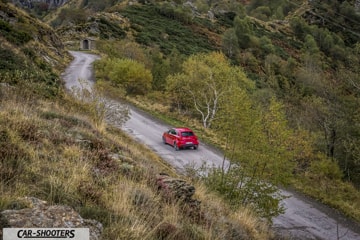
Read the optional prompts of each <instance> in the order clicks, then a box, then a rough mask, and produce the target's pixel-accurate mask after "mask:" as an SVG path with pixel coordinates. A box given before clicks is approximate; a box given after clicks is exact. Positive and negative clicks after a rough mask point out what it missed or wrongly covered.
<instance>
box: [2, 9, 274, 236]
mask: <svg viewBox="0 0 360 240" xmlns="http://www.w3.org/2000/svg"><path fill="white" fill-rule="evenodd" d="M11 11H13V12H12V13H11V15H12V18H13V19H16V18H25V19H28V20H29V21H26V22H25V23H24V26H25V27H26V26H28V25H27V24H32V26H33V28H34V27H35V26H37V25H36V24H37V23H38V22H37V21H35V20H32V19H31V18H29V17H28V15H26V14H24V13H22V12H19V11H17V10H16V9H11ZM30 20H31V21H30ZM39 25H41V24H40V23H39ZM29 27H30V25H29ZM14 29H15V28H11V29H10V30H9V31H8V32H7V33H5V34H12V33H11V32H12V31H14ZM35 29H37V28H36V27H35ZM48 31H49V32H50V34H49V35H47V34H45V35H44V36H43V37H44V38H48V37H50V36H51V34H52V33H51V30H50V29H48ZM5 34H3V36H2V39H1V40H2V43H3V45H2V47H4V46H6V48H3V49H2V52H1V53H4V52H7V50H9V51H10V53H12V55H14V56H19V59H21V60H19V59H14V60H18V61H15V62H14V65H13V67H14V69H9V68H2V69H0V72H1V75H0V82H1V83H4V82H7V83H8V84H1V85H0V106H1V107H0V195H1V198H0V211H2V210H5V209H9V208H11V206H14V203H15V202H17V201H19V200H18V198H19V197H20V198H21V197H24V196H34V197H38V198H40V199H43V200H46V201H48V202H50V203H53V204H66V205H69V206H71V207H73V208H74V209H75V210H77V211H78V212H79V213H80V214H81V215H82V217H84V218H91V219H95V220H98V221H100V222H102V223H103V225H104V233H103V237H104V239H159V238H162V239H165V238H166V239H223V238H226V239H241V238H242V239H269V238H271V234H270V233H269V229H268V226H267V224H265V223H264V222H262V221H261V220H259V219H258V218H257V217H256V216H254V215H253V214H252V213H251V211H250V210H249V209H240V210H238V211H233V210H231V209H229V208H228V207H227V205H226V204H225V203H224V202H223V201H222V200H221V199H219V198H217V197H216V196H214V195H213V194H211V193H209V192H208V191H207V190H206V188H205V187H204V186H203V185H201V183H193V184H195V187H196V194H195V198H196V199H199V200H200V201H201V202H202V203H201V209H200V211H197V212H195V213H194V212H189V211H186V208H184V206H183V205H182V204H180V203H176V202H171V201H170V202H169V201H165V200H164V199H163V198H162V196H161V195H160V194H159V192H158V191H157V189H156V187H155V186H154V181H155V176H156V174H158V173H159V172H166V173H168V174H170V175H172V176H174V177H178V176H177V175H176V173H174V172H173V170H172V168H171V167H169V166H168V165H166V164H165V163H164V162H163V161H162V159H160V158H159V157H158V156H157V155H156V154H154V153H153V152H151V151H150V150H149V149H147V148H146V147H144V146H142V145H140V144H138V143H136V142H135V141H134V140H132V139H131V138H129V137H128V136H127V135H125V134H124V133H123V132H121V131H120V130H119V129H114V128H112V127H109V126H105V125H103V124H99V122H98V120H99V119H98V118H97V117H96V112H95V113H94V112H93V111H91V109H93V106H89V105H83V104H82V103H79V102H77V101H76V100H75V99H72V98H71V97H69V96H67V95H66V94H64V93H63V91H62V90H61V86H60V84H58V83H57V84H53V83H54V82H56V81H57V80H56V79H58V78H57V77H56V72H60V71H61V69H63V67H64V66H65V64H64V62H58V63H59V65H56V66H57V70H56V71H54V72H52V71H51V70H50V69H52V67H51V64H52V63H54V62H53V61H50V62H47V61H44V60H43V59H47V57H46V56H52V55H51V53H53V52H54V49H55V50H56V51H55V52H57V51H58V52H62V51H63V49H61V48H60V49H57V48H56V47H54V48H51V49H48V48H46V46H47V44H46V41H44V42H42V41H40V42H39V41H33V40H29V41H28V42H26V43H25V44H26V46H28V47H30V46H38V48H36V49H37V50H39V51H36V52H34V53H33V54H34V55H31V56H28V55H26V54H23V53H22V47H23V46H24V45H16V44H14V43H13V42H11V41H10V40H11V39H9V38H6V36H5V37H4V35H5ZM48 46H52V45H50V44H49V45H48ZM5 50H6V51H5ZM40 50H41V51H40ZM17 53H19V55H17ZM53 56H56V54H54V55H53ZM60 56H61V55H60ZM50 59H52V58H50ZM54 59H59V61H60V60H61V59H60V58H55V57H54ZM34 60H36V61H34ZM37 61H38V62H37ZM20 62H24V63H26V64H25V65H18V64H17V63H20ZM32 63H33V64H32ZM55 63H56V61H55ZM60 63H61V64H60ZM62 64H63V65H62ZM19 66H24V67H25V70H26V69H27V68H29V69H31V68H33V69H36V70H37V71H35V73H34V75H33V76H32V77H29V78H23V75H17V74H14V75H11V74H13V73H15V72H18V71H19V70H20V69H16V67H19ZM41 66H42V68H41ZM23 70H24V69H23ZM20 72H21V71H20ZM8 74H10V75H11V76H12V77H11V78H6V76H9V75H8ZM47 74H52V75H54V79H52V80H54V82H46V81H50V79H49V78H48V75H47ZM40 76H41V77H40ZM35 79H37V80H36V81H35ZM30 80H31V81H30ZM43 80H45V82H43ZM32 81H35V82H36V83H39V84H35V83H34V82H32ZM49 86H52V87H51V89H53V90H54V89H56V91H53V92H52V94H50V95H49ZM94 114H95V115H94ZM15 205H17V206H20V205H19V204H15ZM1 223H2V224H4V223H3V222H1ZM0 227H3V226H0Z"/></svg>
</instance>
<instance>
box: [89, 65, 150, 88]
mask: <svg viewBox="0 0 360 240" xmlns="http://www.w3.org/2000/svg"><path fill="white" fill-rule="evenodd" d="M95 67H96V77H97V78H98V79H100V80H105V81H110V82H111V83H112V84H113V86H115V87H120V88H123V89H125V91H126V93H127V94H131V95H136V94H140V95H141V94H146V93H147V92H148V91H149V90H150V89H151V83H152V75H151V72H150V70H148V69H146V68H145V66H144V65H143V64H141V63H138V62H136V61H134V60H131V59H118V58H114V59H101V60H99V61H98V62H96V64H95Z"/></svg>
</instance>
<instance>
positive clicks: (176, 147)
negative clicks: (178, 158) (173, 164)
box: [174, 142, 179, 151]
mask: <svg viewBox="0 0 360 240" xmlns="http://www.w3.org/2000/svg"><path fill="white" fill-rule="evenodd" d="M174 149H175V151H179V147H178V145H177V144H176V142H174Z"/></svg>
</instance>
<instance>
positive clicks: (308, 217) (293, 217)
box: [62, 51, 360, 240]
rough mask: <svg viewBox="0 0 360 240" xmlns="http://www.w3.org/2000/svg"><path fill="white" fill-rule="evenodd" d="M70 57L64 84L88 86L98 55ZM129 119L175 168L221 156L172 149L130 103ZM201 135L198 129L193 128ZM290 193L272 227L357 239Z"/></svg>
mask: <svg viewBox="0 0 360 240" xmlns="http://www.w3.org/2000/svg"><path fill="white" fill-rule="evenodd" d="M70 53H71V55H73V57H74V60H73V61H72V62H71V63H70V65H69V67H68V68H67V69H66V70H65V72H64V73H63V75H62V78H63V80H64V82H65V87H66V88H67V89H71V88H74V87H80V88H81V87H82V86H83V84H81V82H79V79H81V81H87V82H88V83H89V84H87V86H90V87H91V86H92V85H93V83H94V81H95V79H94V75H93V72H92V63H93V61H95V60H96V59H98V56H96V55H92V54H88V53H84V52H75V51H71V52H70ZM129 108H130V113H131V114H130V119H129V120H128V121H127V122H126V123H125V124H124V125H123V126H122V129H123V130H124V131H126V132H127V133H128V134H129V135H130V136H132V137H133V138H135V139H136V140H138V141H139V142H141V143H143V144H145V145H147V146H148V147H149V148H150V149H152V150H153V151H154V152H156V153H157V154H158V155H159V156H161V157H162V158H163V159H164V160H165V161H167V162H168V163H169V164H171V165H172V166H173V167H174V168H175V169H176V170H177V171H178V172H183V171H185V169H186V167H187V166H189V167H195V168H198V167H200V166H201V165H202V164H203V163H206V164H207V165H210V166H211V165H214V166H221V164H222V163H223V156H222V154H221V153H220V152H218V151H217V150H214V149H213V148H211V147H210V146H207V145H205V144H202V143H201V145H200V146H199V149H198V150H191V149H189V150H181V151H175V150H174V149H173V147H172V146H169V145H164V144H163V143H162V140H161V135H162V133H163V132H164V131H166V130H167V129H168V128H169V127H170V126H168V125H166V124H164V123H162V122H161V121H159V120H158V119H155V118H154V117H152V116H150V115H148V114H147V113H144V112H142V111H140V110H138V109H135V108H134V107H130V106H129ZM197 135H200V136H201V132H197ZM283 194H286V195H288V196H290V197H289V198H287V199H285V200H283V201H282V204H283V205H284V207H285V208H286V211H285V213H284V214H282V215H280V216H278V217H276V218H274V219H273V227H274V228H275V229H276V230H277V231H279V232H281V233H282V234H283V235H285V236H286V235H289V237H290V236H291V238H290V239H301V240H303V239H304V240H308V239H309V240H310V239H311V240H360V224H358V223H356V222H353V221H351V220H349V219H346V218H345V217H343V216H342V215H341V214H339V213H338V212H337V211H335V210H333V209H331V208H329V207H326V206H324V205H322V204H320V203H318V202H316V201H314V200H312V199H310V198H306V197H304V196H302V195H301V194H298V193H294V192H288V191H283Z"/></svg>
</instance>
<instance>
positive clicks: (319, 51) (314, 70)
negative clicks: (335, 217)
mask: <svg viewBox="0 0 360 240" xmlns="http://www.w3.org/2000/svg"><path fill="white" fill-rule="evenodd" d="M265 2H267V1H252V2H251V4H250V5H248V6H247V7H246V12H247V13H248V14H249V15H250V16H247V15H246V14H244V12H242V11H239V12H238V13H237V14H235V16H234V17H233V22H232V26H230V28H228V29H227V30H226V31H217V32H223V33H224V34H223V36H222V40H223V43H222V50H223V51H224V54H226V56H227V57H229V59H230V60H231V61H232V64H234V66H236V65H238V66H239V65H240V66H242V69H243V70H241V71H244V73H245V75H247V78H249V79H250V80H252V81H253V82H254V83H255V84H256V87H255V88H254V89H252V90H251V91H250V92H248V93H247V94H246V95H241V94H244V93H237V94H240V95H237V94H235V92H232V94H229V95H233V97H234V99H232V100H231V99H230V97H229V96H226V98H223V99H220V98H219V99H217V98H216V97H214V95H210V93H211V92H212V91H202V92H201V89H203V88H204V87H205V86H211V85H209V84H207V82H208V81H207V79H211V77H210V78H208V77H207V76H212V75H211V74H210V75H209V73H211V71H207V70H206V69H211V67H212V66H214V65H213V64H211V63H210V62H209V61H208V62H206V61H207V60H205V59H206V58H207V56H208V58H209V59H213V60H214V61H215V62H216V60H215V59H217V62H216V63H221V62H222V61H221V60H220V61H219V58H216V57H215V54H214V53H208V54H205V53H207V52H208V49H207V50H204V51H202V52H204V54H203V55H202V53H200V54H196V51H192V52H188V51H185V52H184V51H181V49H183V48H182V47H181V46H182V43H181V41H179V44H176V45H174V46H175V47H177V48H178V49H179V51H180V53H182V54H185V55H188V54H189V53H193V54H191V55H189V56H186V57H182V58H180V59H183V60H181V61H180V62H178V63H177V66H181V67H180V68H179V67H174V68H173V69H174V70H175V73H172V72H171V71H170V72H169V71H167V70H165V71H164V72H163V74H162V75H161V76H162V77H161V78H158V79H157V84H158V86H165V88H160V89H157V88H153V92H151V91H150V92H149V93H148V94H147V96H145V99H146V101H149V99H153V101H154V102H153V104H156V105H157V106H158V105H159V104H161V103H162V104H164V107H157V108H156V109H157V110H153V111H159V110H161V111H163V114H166V115H169V114H170V115H171V116H174V117H173V118H179V116H181V115H185V116H187V117H188V118H191V119H198V121H199V122H200V123H201V124H202V125H203V126H204V127H207V128H209V127H210V128H211V129H210V131H211V132H215V134H216V135H217V136H218V137H219V136H222V138H221V139H222V141H221V142H223V143H224V142H226V143H228V144H230V145H226V146H224V145H222V146H221V147H222V148H223V149H224V151H225V154H226V155H229V156H233V157H232V158H233V160H232V161H233V163H234V169H233V171H235V172H236V171H239V169H236V166H237V164H241V165H244V166H246V165H247V164H248V166H249V169H259V171H256V172H257V174H258V175H256V174H255V175H256V177H254V179H257V180H260V179H263V180H264V179H266V180H268V181H269V180H270V181H272V182H274V183H277V184H285V185H288V184H291V185H293V186H296V187H298V188H299V189H302V190H303V191H304V192H306V193H307V194H309V195H312V196H313V197H315V198H318V199H320V200H322V201H323V202H326V203H328V204H330V205H332V206H336V207H339V206H340V205H342V206H343V207H340V208H341V209H342V210H343V211H344V212H345V213H346V214H348V215H351V216H352V217H354V218H355V219H359V215H358V214H359V213H358V212H357V211H356V208H357V207H358V206H357V205H356V202H357V200H356V201H354V202H353V200H354V199H358V197H359V193H358V191H357V190H356V188H355V187H354V186H353V185H352V184H354V185H355V186H356V185H357V184H358V180H356V179H357V176H358V174H357V172H358V170H357V169H358V167H359V166H358V165H357V160H356V157H355V155H353V154H355V152H356V151H357V150H355V148H353V147H354V146H355V145H354V141H356V140H355V139H356V138H357V137H356V136H355V135H356V134H354V133H356V132H357V131H356V130H355V129H356V126H357V125H356V124H355V122H354V120H355V118H356V117H355V118H354V117H347V116H354V115H353V112H354V111H356V107H355V106H356V102H358V101H359V100H358V98H357V89H358V88H356V87H355V88H352V89H351V87H350V86H357V85H356V83H357V82H358V81H359V79H358V77H356V76H359V74H358V67H356V66H358V65H359V54H358V52H350V51H351V50H350V49H351V47H352V46H353V45H352V44H350V43H347V42H346V41H345V39H343V36H341V35H338V34H337V33H335V32H331V31H330V30H329V29H327V28H325V27H321V26H317V25H309V24H308V23H307V20H309V18H307V15H301V14H303V12H301V11H299V12H297V11H296V10H301V9H300V5H297V4H300V2H299V3H297V2H296V1H294V2H292V4H290V5H289V4H288V2H287V3H286V4H288V5H284V4H285V2H286V1H276V2H275V1H274V2H271V5H269V6H268V7H269V8H270V11H269V10H266V9H265V8H264V6H265V5H266V4H267V3H265ZM155 6H156V4H155ZM160 7H165V6H164V5H160ZM167 7H169V6H167ZM259 7H260V8H259ZM301 7H302V8H304V9H305V10H304V11H305V12H306V11H307V10H309V11H310V9H311V7H313V6H311V5H308V4H303V5H301ZM150 8H154V6H151V5H150V6H144V5H140V6H136V7H134V8H126V9H124V10H122V11H123V12H124V13H126V14H129V13H130V12H129V10H128V9H132V10H131V11H135V10H136V12H137V13H139V12H141V11H143V12H144V13H146V12H147V11H148V10H149V9H150ZM258 8H259V9H258ZM175 9H176V7H174V8H173V9H172V10H171V11H175ZM255 9H257V10H256V11H255ZM171 11H170V10H169V9H168V10H167V13H166V14H164V12H162V13H163V15H164V16H165V17H166V18H167V21H168V25H169V24H170V23H171V24H172V23H173V22H175V23H177V22H181V23H182V25H184V26H185V27H190V26H194V23H195V22H197V20H195V19H196V18H193V20H192V21H184V20H183V19H180V18H179V17H176V16H174V15H172V14H171V13H172V12H171ZM144 13H143V14H144ZM152 13H153V14H155V13H154V12H152ZM259 13H266V14H267V15H266V18H263V17H258V16H259ZM310 13H311V12H310ZM292 14H294V15H292ZM296 14H299V15H296ZM138 15H140V13H139V14H138ZM127 16H128V17H129V18H130V17H131V15H127ZM254 17H257V18H254ZM148 19H151V18H143V17H139V18H136V19H135V18H134V19H130V22H131V24H132V26H133V30H134V31H135V33H136V34H138V35H136V36H140V35H141V34H144V33H147V34H153V33H156V32H158V30H157V29H152V27H155V26H159V28H162V24H161V22H160V24H152V23H151V22H146V21H147V20H148ZM278 19H279V20H282V19H289V24H284V23H281V22H278V21H277V20H278ZM199 22H200V21H199ZM212 26H213V27H214V26H215V25H214V24H213V25H212ZM146 29H151V31H149V30H146ZM176 29H178V28H176ZM218 30H219V29H218ZM162 32H163V31H162ZM175 34H176V36H181V34H180V33H175ZM291 34H293V35H291ZM205 36H206V37H207V38H208V39H211V36H213V35H210V34H206V35H205ZM219 36H220V35H219ZM157 39H161V38H158V37H157V38H156V37H150V38H147V40H146V41H142V40H139V38H137V37H136V40H137V41H138V42H139V43H140V44H143V45H144V49H143V52H144V56H149V57H148V58H147V60H145V62H146V66H147V67H148V68H149V69H151V70H152V74H153V75H154V76H155V75H156V76H159V75H157V73H156V72H155V71H154V70H155V68H153V67H152V66H153V64H161V65H163V66H165V69H168V68H167V67H168V66H169V60H170V61H171V60H172V56H171V55H170V54H169V50H167V48H164V45H163V44H164V42H167V41H160V42H159V41H158V40H157ZM187 39H192V38H189V37H187ZM217 39H218V38H217ZM349 44H350V45H349ZM154 45H155V48H154ZM196 45H198V44H197V43H196V42H195V41H194V42H193V43H192V45H191V46H196ZM157 46H159V47H160V51H162V53H163V54H164V55H163V56H161V55H159V54H158V52H156V53H154V52H151V49H156V47H157ZM105 53H108V54H111V53H110V51H106V52H105ZM152 53H154V55H152ZM155 54H156V55H155ZM155 56H161V57H160V58H159V57H155ZM345 56H348V57H349V58H348V59H347V60H346V57H345ZM349 59H351V61H349ZM149 60H150V64H149ZM151 60H152V61H154V60H156V62H152V63H151ZM350 62H351V63H352V64H350V65H349V63H350ZM354 63H355V64H354ZM232 68H234V67H233V66H231V67H230V68H228V69H229V70H228V71H226V70H224V72H222V74H219V76H226V74H230V72H231V70H230V69H232ZM203 69H204V71H203ZM214 69H215V68H214ZM222 69H227V68H224V66H223V67H222ZM234 69H235V68H234ZM213 73H216V71H213ZM214 76H216V74H214ZM231 76H234V75H233V74H232V75H231ZM345 76H346V77H345ZM241 78H242V77H235V79H237V81H239V79H241ZM214 79H215V80H216V81H219V83H220V84H224V86H228V84H229V83H225V80H224V79H225V78H224V79H222V78H214ZM217 79H218V80H217ZM226 79H227V80H229V79H231V78H229V77H228V78H226ZM239 83H240V82H239ZM217 84H218V83H217ZM213 86H215V85H213ZM216 86H217V87H216V88H214V87H213V88H209V89H213V90H214V89H216V90H218V89H219V91H220V92H222V91H223V89H222V88H221V87H219V86H221V85H216ZM229 86H232V85H231V84H230V85H229ZM229 88H230V87H229ZM158 90H161V91H162V92H158ZM198 90H200V91H198ZM243 90H244V89H243ZM196 91H197V92H196ZM195 92H196V94H195ZM225 92H226V90H225ZM220 95H221V94H220ZM168 96H171V97H168ZM201 96H203V98H202V99H203V100H206V101H205V102H201V101H202V100H200V97H201ZM244 96H247V98H248V100H246V101H248V104H249V105H245V106H249V107H248V108H249V109H255V110H256V111H255V112H253V111H250V110H246V109H245V108H244V106H242V105H243V104H244V101H245V99H243V97H244ZM140 99H141V98H140ZM164 99H166V100H165V101H164ZM216 99H217V100H220V101H219V105H216V104H218V102H217V100H216ZM240 99H242V100H240ZM214 103H216V104H214ZM224 103H227V104H224ZM269 103H270V104H269ZM138 104H140V105H142V106H147V108H152V109H154V108H153V107H151V106H149V105H148V104H146V105H145V104H141V103H139V102H138ZM228 105H229V106H228ZM238 105H241V106H238ZM166 106H167V107H168V108H166ZM276 106H277V107H276ZM279 106H280V107H279ZM237 107H239V110H238V111H239V112H238V113H234V112H236V111H234V110H235V109H237ZM169 111H170V112H169ZM247 111H250V112H247ZM217 112H218V113H220V114H218V113H217ZM178 113H180V115H178ZM210 113H212V114H213V113H217V114H213V115H211V114H210ZM236 114H237V115H236ZM216 115H217V116H221V117H220V118H216ZM211 116H212V117H211ZM244 116H249V119H248V120H246V119H245V118H244ZM188 118H184V121H187V122H189V120H188ZM210 119H214V120H211V121H214V122H213V123H211V124H209V122H208V121H209V120H210ZM215 119H216V120H215ZM229 119H234V121H229ZM240 119H244V121H245V122H242V121H239V120H240ZM246 121H247V122H246ZM191 122H193V121H191ZM259 123H261V124H259ZM226 124H229V125H228V126H227V127H226ZM194 125H195V128H198V127H199V126H197V124H194ZM234 126H238V127H237V128H235V129H236V131H235V133H234V134H235V136H231V135H229V134H230V131H231V130H233V129H234ZM345 126H347V127H345ZM350 126H351V127H350ZM240 129H241V130H240ZM202 132H203V131H202ZM247 132H248V135H247V134H244V133H247ZM211 135H212V134H208V136H210V137H211ZM242 135H244V138H241V137H240V136H242ZM247 136H250V137H247ZM252 139H253V140H252ZM210 141H211V140H210ZM242 144H244V145H243V146H242ZM230 146H232V147H230ZM351 146H353V147H351ZM350 149H352V150H350ZM247 150H251V151H250V152H251V153H249V155H247V154H245V153H246V152H247ZM353 150H354V152H353ZM350 152H352V153H350ZM256 154H259V156H257V155H256ZM254 156H257V157H254ZM350 156H353V157H354V158H352V157H350ZM349 157H350V158H349ZM252 159H258V160H259V162H257V161H254V162H252V161H251V160H252ZM261 159H263V160H261ZM272 161H273V162H272ZM271 162H272V163H271ZM261 163H262V164H265V163H266V164H265V165H261ZM261 166H262V167H261ZM350 166H351V168H350ZM260 169H263V170H260ZM315 169H316V171H319V172H318V174H316V175H318V176H322V177H320V178H321V179H323V180H322V181H317V182H316V183H315V184H311V185H309V184H308V181H311V180H312V179H313V177H314V176H313V174H315ZM284 170H285V171H284ZM244 171H245V172H247V174H250V173H251V172H250V171H247V170H244ZM267 171H269V175H267V173H266V172H267ZM224 173H225V171H224V170H221V169H220V170H219V172H214V179H215V180H211V181H210V180H209V181H210V185H211V186H213V187H214V188H216V189H215V190H217V191H220V192H221V193H222V195H224V196H229V200H230V202H231V199H232V198H233V197H234V196H235V195H226V194H224V193H225V192H228V190H229V189H228V188H227V187H228V186H231V182H233V183H235V182H237V181H240V180H241V179H236V178H235V179H234V176H235V175H237V176H238V177H239V176H241V177H243V178H244V179H247V178H251V176H255V175H250V176H249V175H246V174H244V172H237V173H232V172H231V171H229V175H228V176H227V177H228V178H227V182H226V181H218V176H221V179H223V180H224V179H225V177H226V176H225V174H224ZM276 173H282V174H281V175H277V174H276ZM219 174H220V175H219ZM270 175H272V176H273V177H274V178H267V177H266V176H270ZM275 176H276V177H275ZM216 179H217V180H216ZM348 180H350V182H348ZM214 182H219V183H223V185H221V184H219V185H218V186H216V185H215V184H214ZM324 182H327V184H324ZM325 185H327V187H326V189H324V187H325ZM235 186H236V185H233V187H231V189H232V190H233V191H230V192H232V193H235V192H234V191H235V189H236V187H235ZM249 186H250V185H249ZM255 186H256V187H258V188H259V187H260V182H259V184H255ZM309 186H310V187H309ZM328 186H336V187H337V188H338V190H339V191H341V189H343V190H344V192H343V193H339V194H336V196H337V197H336V199H337V200H335V198H334V199H333V200H331V194H332V193H330V188H328ZM345 186H347V187H345ZM311 189H313V190H311ZM345 189H346V190H345ZM349 189H352V190H350V191H351V192H352V194H351V195H352V196H354V198H352V197H351V198H349V197H348V196H349V195H348V194H346V193H345V192H346V191H348V190H349ZM245 192H246V191H245ZM269 192H271V191H269ZM320 192H323V193H324V192H327V194H324V195H323V194H321V193H320ZM241 193H244V192H241ZM238 194H239V193H238ZM242 196H243V197H244V195H242ZM325 196H327V197H325ZM333 196H335V195H333ZM237 197H239V196H237ZM246 197H248V196H246ZM246 197H244V199H243V200H244V202H246ZM234 198H235V199H236V197H234ZM339 199H342V200H339ZM339 201H340V202H342V203H341V204H339ZM274 205H276V204H274ZM348 206H351V207H350V208H348ZM349 209H352V210H349ZM263 210H264V209H263ZM263 213H264V212H263ZM265 215H266V214H265Z"/></svg>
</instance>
